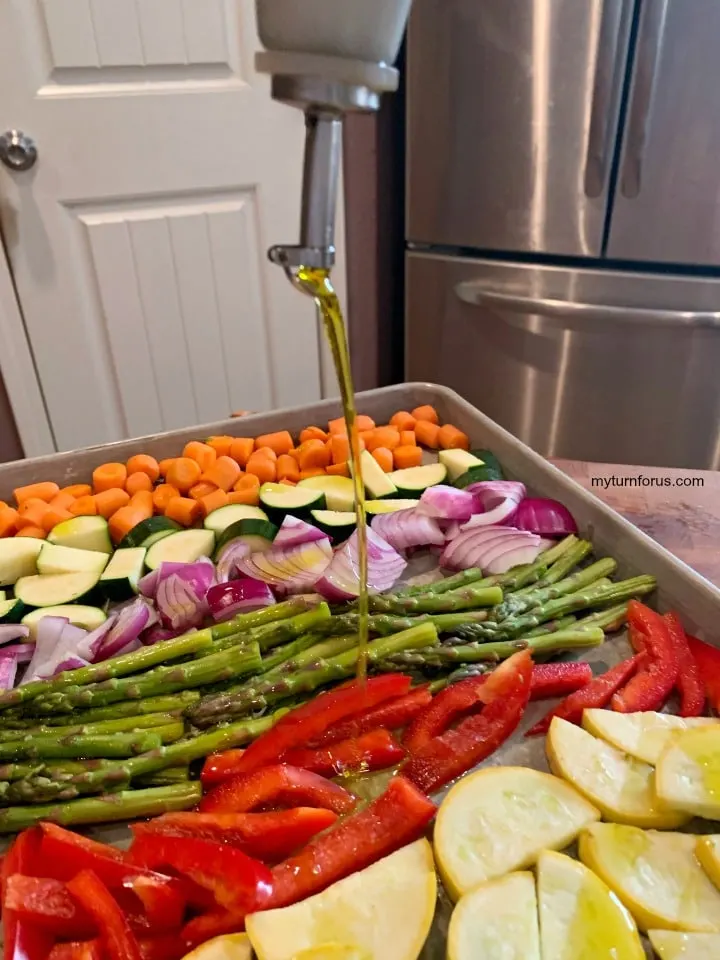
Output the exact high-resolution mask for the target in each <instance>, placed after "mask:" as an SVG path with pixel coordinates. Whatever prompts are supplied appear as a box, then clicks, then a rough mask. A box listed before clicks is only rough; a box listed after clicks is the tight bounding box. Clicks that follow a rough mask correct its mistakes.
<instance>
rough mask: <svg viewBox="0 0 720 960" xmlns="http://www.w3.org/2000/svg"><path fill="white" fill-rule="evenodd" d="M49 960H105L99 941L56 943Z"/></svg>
mask: <svg viewBox="0 0 720 960" xmlns="http://www.w3.org/2000/svg"><path fill="white" fill-rule="evenodd" d="M48 960H103V952H102V944H101V943H100V941H99V940H82V941H75V942H74V943H56V944H55V946H54V947H53V948H52V950H51V951H50V955H49V957H48Z"/></svg>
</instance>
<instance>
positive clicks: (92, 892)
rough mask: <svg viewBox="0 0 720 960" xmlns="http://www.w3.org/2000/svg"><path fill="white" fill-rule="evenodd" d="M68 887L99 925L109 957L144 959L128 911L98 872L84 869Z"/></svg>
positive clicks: (113, 958)
mask: <svg viewBox="0 0 720 960" xmlns="http://www.w3.org/2000/svg"><path fill="white" fill-rule="evenodd" d="M68 890H69V891H70V893H71V894H72V895H73V897H75V899H76V900H77V902H78V903H79V904H80V906H81V907H83V908H84V909H85V911H86V912H87V913H88V914H90V916H91V917H92V918H93V920H94V921H95V923H96V924H97V927H98V929H99V931H100V941H101V943H102V946H103V955H104V956H105V957H107V960H141V956H140V948H139V946H138V942H137V940H136V939H135V936H134V934H133V932H132V930H131V929H130V924H129V923H128V921H127V919H126V917H125V914H124V913H123V912H122V910H121V909H120V907H119V906H118V904H117V903H116V902H115V900H114V899H113V896H112V894H111V893H110V891H109V890H108V888H107V887H106V886H105V884H104V883H103V882H102V880H101V879H100V878H99V877H98V876H97V874H95V873H93V872H92V870H81V871H80V873H78V875H77V876H76V877H73V879H72V880H70V882H69V883H68Z"/></svg>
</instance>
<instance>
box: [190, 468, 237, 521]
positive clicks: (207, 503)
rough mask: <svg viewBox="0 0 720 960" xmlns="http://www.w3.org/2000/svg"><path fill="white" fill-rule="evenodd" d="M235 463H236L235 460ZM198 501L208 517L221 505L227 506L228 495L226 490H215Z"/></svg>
mask: <svg viewBox="0 0 720 960" xmlns="http://www.w3.org/2000/svg"><path fill="white" fill-rule="evenodd" d="M233 463H235V461H234V460H233ZM236 466H237V464H236ZM198 502H199V504H200V510H201V512H202V515H203V516H204V517H206V516H207V515H208V514H209V513H212V512H213V510H219V509H220V507H224V506H227V504H228V495H227V493H226V492H225V491H224V490H215V491H214V492H213V493H209V494H208V495H207V496H206V497H202V498H201V499H200V500H199V501H198Z"/></svg>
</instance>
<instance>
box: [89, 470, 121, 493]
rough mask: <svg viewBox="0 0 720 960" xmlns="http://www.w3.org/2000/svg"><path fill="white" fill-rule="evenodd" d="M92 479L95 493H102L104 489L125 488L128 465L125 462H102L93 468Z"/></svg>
mask: <svg viewBox="0 0 720 960" xmlns="http://www.w3.org/2000/svg"><path fill="white" fill-rule="evenodd" d="M92 480H93V490H94V492H95V493H102V492H103V490H113V489H120V490H124V489H125V481H126V480H127V467H126V466H125V464H124V463H101V464H100V466H99V467H95V469H94V470H93V475H92Z"/></svg>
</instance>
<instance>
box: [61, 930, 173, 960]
mask: <svg viewBox="0 0 720 960" xmlns="http://www.w3.org/2000/svg"><path fill="white" fill-rule="evenodd" d="M138 946H139V947H140V956H141V957H142V960H182V957H184V956H185V954H186V953H187V949H186V945H185V943H184V942H183V940H182V937H181V936H180V934H179V933H173V934H163V935H162V936H159V937H147V938H146V939H144V940H138ZM48 960H105V954H104V953H103V946H102V943H101V942H100V940H86V941H84V942H77V941H76V942H74V943H56V944H55V946H54V947H53V948H52V950H51V951H50V956H49V957H48Z"/></svg>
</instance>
